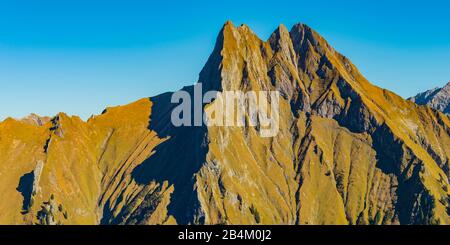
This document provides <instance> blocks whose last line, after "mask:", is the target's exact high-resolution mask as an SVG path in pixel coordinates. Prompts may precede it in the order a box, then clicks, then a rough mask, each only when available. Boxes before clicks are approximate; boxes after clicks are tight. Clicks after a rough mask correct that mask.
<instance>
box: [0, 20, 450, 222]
mask: <svg viewBox="0 0 450 245" xmlns="http://www.w3.org/2000/svg"><path fill="white" fill-rule="evenodd" d="M198 82H199V83H202V85H203V88H204V89H205V91H208V90H218V91H228V90H232V91H234V90H240V91H244V92H246V91H278V92H279V93H280V94H281V96H280V101H279V114H280V115H279V117H280V120H279V121H280V125H279V133H278V134H277V135H276V136H274V137H268V138H262V137H259V134H258V132H259V130H260V127H220V126H201V127H175V126H174V125H173V124H172V123H171V112H172V110H173V108H174V107H175V106H176V104H172V103H171V96H172V94H173V93H164V94H161V95H158V96H155V97H151V98H144V99H141V100H138V101H136V102H133V103H131V104H128V105H125V106H117V107H112V108H107V109H106V110H105V111H104V112H103V113H102V114H101V115H97V116H93V117H91V118H90V119H89V120H88V121H87V122H84V121H83V120H81V119H80V118H79V117H76V116H72V117H71V116H67V115H66V114H64V113H60V114H58V115H57V116H55V117H53V118H51V119H49V120H48V119H43V118H40V117H37V116H31V118H29V119H28V120H14V119H11V118H9V119H7V120H5V121H3V122H1V123H0V193H2V195H3V196H4V197H6V198H3V199H2V200H0V224H361V225H367V224H450V216H449V214H450V188H449V177H450V147H449V146H450V119H449V117H448V116H446V115H444V114H443V113H441V112H439V111H436V110H433V109H430V108H429V107H425V106H418V105H417V104H415V103H414V102H412V101H408V100H405V99H403V98H401V97H400V96H398V95H396V94H394V93H392V92H390V91H388V90H386V89H382V88H379V87H377V86H374V85H372V84H371V83H370V82H369V81H367V80H366V79H365V78H364V77H363V75H362V74H361V73H360V72H359V71H358V69H357V68H356V66H355V65H354V64H352V63H351V61H350V60H349V59H348V58H346V57H345V56H343V55H342V54H340V53H338V52H337V51H336V50H334V49H333V48H332V47H331V45H330V44H329V43H328V42H327V41H326V40H325V39H324V38H323V37H322V36H320V35H319V34H318V33H317V32H315V31H314V30H312V29H311V28H310V27H308V26H307V25H305V24H296V25H294V26H293V27H292V28H291V29H290V30H288V29H287V28H286V27H285V26H284V25H280V26H279V27H278V28H276V30H275V31H274V32H273V33H272V35H271V36H270V38H269V39H268V40H266V41H264V40H261V39H260V38H259V37H258V36H257V35H256V34H255V33H254V32H253V31H252V30H251V29H250V28H249V27H248V26H246V25H241V26H235V25H234V24H233V23H231V22H227V23H225V24H224V26H223V27H222V29H221V31H220V32H219V34H218V36H217V40H216V45H215V47H214V50H213V51H212V53H211V55H210V57H209V59H208V61H207V62H206V64H205V66H204V67H203V69H202V70H201V72H200V75H199V79H198ZM182 90H184V91H186V92H187V93H189V94H192V93H193V91H194V89H193V86H187V87H184V88H183V89H182ZM205 91H203V92H205ZM215 103H218V102H217V101H212V102H211V103H208V104H206V105H204V108H203V112H204V113H206V114H207V115H211V114H212V111H211V108H212V106H214V105H216V104H215ZM249 117H250V115H249V114H248V113H247V112H246V114H245V119H246V120H249V119H250V118H249Z"/></svg>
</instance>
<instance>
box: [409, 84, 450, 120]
mask: <svg viewBox="0 0 450 245" xmlns="http://www.w3.org/2000/svg"><path fill="white" fill-rule="evenodd" d="M409 100H411V101H414V102H416V103H417V104H419V105H427V106H429V107H431V108H433V109H436V110H439V111H442V112H444V113H446V114H450V82H448V83H447V84H446V85H444V87H442V88H434V89H430V90H427V91H425V92H422V93H419V94H417V95H416V96H414V97H411V98H409Z"/></svg>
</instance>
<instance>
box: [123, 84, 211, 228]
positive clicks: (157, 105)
mask: <svg viewBox="0 0 450 245" xmlns="http://www.w3.org/2000/svg"><path fill="white" fill-rule="evenodd" d="M182 90H184V91H187V92H188V93H189V94H191V98H193V86H189V87H185V88H183V89H182ZM172 94H173V93H164V94H161V95H158V96H156V97H153V98H151V101H152V102H153V106H152V113H151V116H150V124H149V129H150V130H153V131H155V132H156V133H157V134H158V136H159V137H161V138H166V137H167V140H166V141H164V142H162V143H161V144H159V145H158V146H157V147H156V148H155V149H154V151H155V153H154V154H153V155H152V156H150V157H149V158H148V159H146V160H145V161H144V162H143V163H142V164H140V165H138V166H137V167H136V168H135V169H134V170H133V172H132V177H133V178H134V180H135V181H136V182H137V183H139V184H144V185H147V184H150V183H151V182H152V181H156V182H158V183H161V184H162V183H163V182H164V181H168V182H169V185H174V192H173V193H172V196H171V201H170V204H169V205H168V215H172V216H173V217H175V219H176V220H177V223H178V224H189V223H203V219H202V217H199V214H198V213H197V210H198V208H199V202H198V199H197V191H196V190H195V186H194V185H195V173H197V172H198V171H199V170H200V168H201V166H202V165H203V163H204V162H205V159H206V154H207V152H208V144H207V129H206V127H205V126H200V127H194V126H192V127H187V126H181V127H175V126H173V124H172V123H171V113H172V109H173V108H175V107H176V106H177V105H178V104H172V103H171V101H170V100H171V96H172ZM191 109H192V108H191ZM191 115H193V113H192V114H191Z"/></svg>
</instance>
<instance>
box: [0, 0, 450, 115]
mask: <svg viewBox="0 0 450 245" xmlns="http://www.w3.org/2000/svg"><path fill="white" fill-rule="evenodd" d="M166 2H168V3H166ZM216 2H217V3H216ZM223 2H226V3H219V1H211V0H210V1H206V0H205V1H194V0H192V1H183V2H181V1H180V2H176V1H150V0H148V1H134V0H126V1H114V0H108V1H96V0H89V1H86V0H64V1H62V0H54V1H50V0H35V1H33V0H28V1H27V0H20V1H19V0H0V120H2V119H4V118H6V117H7V116H12V117H16V118H20V117H23V116H25V115H27V114H29V113H31V112H35V113H38V114H40V115H51V116H52V115H55V114H56V113H57V112H60V111H64V112H67V113H68V114H76V115H80V116H81V117H83V118H85V119H86V118H87V117H89V116H90V115H91V114H98V113H100V112H101V111H102V110H103V109H104V108H105V107H107V106H113V105H120V104H126V103H129V102H132V101H135V100H137V99H139V98H142V97H148V96H153V95H156V94H158V93H161V92H165V91H169V90H177V89H179V88H181V87H182V86H183V85H189V84H193V83H194V82H195V81H196V80H197V78H198V73H199V72H200V70H201V68H202V66H203V64H204V63H205V62H206V60H207V57H208V55H209V53H210V52H211V51H212V48H213V46H214V41H215V39H216V36H217V33H218V32H219V30H220V28H221V27H222V25H223V23H224V22H225V21H226V20H228V19H230V20H232V21H233V22H234V23H235V24H236V25H239V24H242V23H246V24H247V25H249V26H250V27H251V28H252V29H253V30H254V31H255V32H256V33H257V34H258V35H259V36H260V37H261V38H263V39H266V38H268V36H269V35H270V33H271V32H272V31H273V30H274V29H275V28H276V27H277V26H278V24H280V23H283V24H285V25H286V26H287V27H288V28H290V27H291V26H292V25H293V24H295V23H298V22H303V23H306V24H308V25H309V26H311V27H312V28H314V29H315V30H317V31H318V32H319V33H320V34H322V35H323V36H324V37H325V38H326V39H327V40H328V41H329V42H330V43H331V45H332V46H334V47H335V48H336V49H337V50H338V51H340V52H341V53H343V54H344V55H346V56H347V57H349V58H350V59H351V60H352V61H353V62H354V63H355V64H356V65H357V66H358V67H359V69H360V70H361V72H362V73H363V74H364V75H365V76H366V77H367V78H368V79H369V80H370V81H371V82H372V83H374V84H376V85H379V86H381V87H384V88H387V89H390V90H392V91H394V92H396V93H398V94H400V95H401V96H404V97H408V96H411V95H414V94H416V93H417V92H420V91H424V90H427V89H430V88H432V87H436V86H442V85H444V84H445V83H446V82H447V81H449V80H450V18H449V17H448V15H449V10H450V3H448V1H434V0H427V1H421V2H415V1H401V2H400V1H384V0H382V1H345V0H336V1H325V0H322V1H315V0H309V1H302V0H297V1H282V0H271V1H262V0H260V1H243V0H239V1H231V0H227V1H223Z"/></svg>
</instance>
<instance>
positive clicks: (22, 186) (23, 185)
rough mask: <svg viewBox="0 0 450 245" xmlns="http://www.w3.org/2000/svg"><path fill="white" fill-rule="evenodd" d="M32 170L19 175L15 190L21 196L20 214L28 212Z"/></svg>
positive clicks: (32, 176) (32, 178) (31, 189)
mask: <svg viewBox="0 0 450 245" xmlns="http://www.w3.org/2000/svg"><path fill="white" fill-rule="evenodd" d="M33 181H34V171H31V172H29V173H26V174H24V175H22V177H20V180H19V184H18V186H17V189H16V190H17V191H18V192H20V194H22V196H23V203H22V211H21V213H22V214H26V213H28V210H29V208H30V206H31V205H32V203H31V198H32V191H33Z"/></svg>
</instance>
